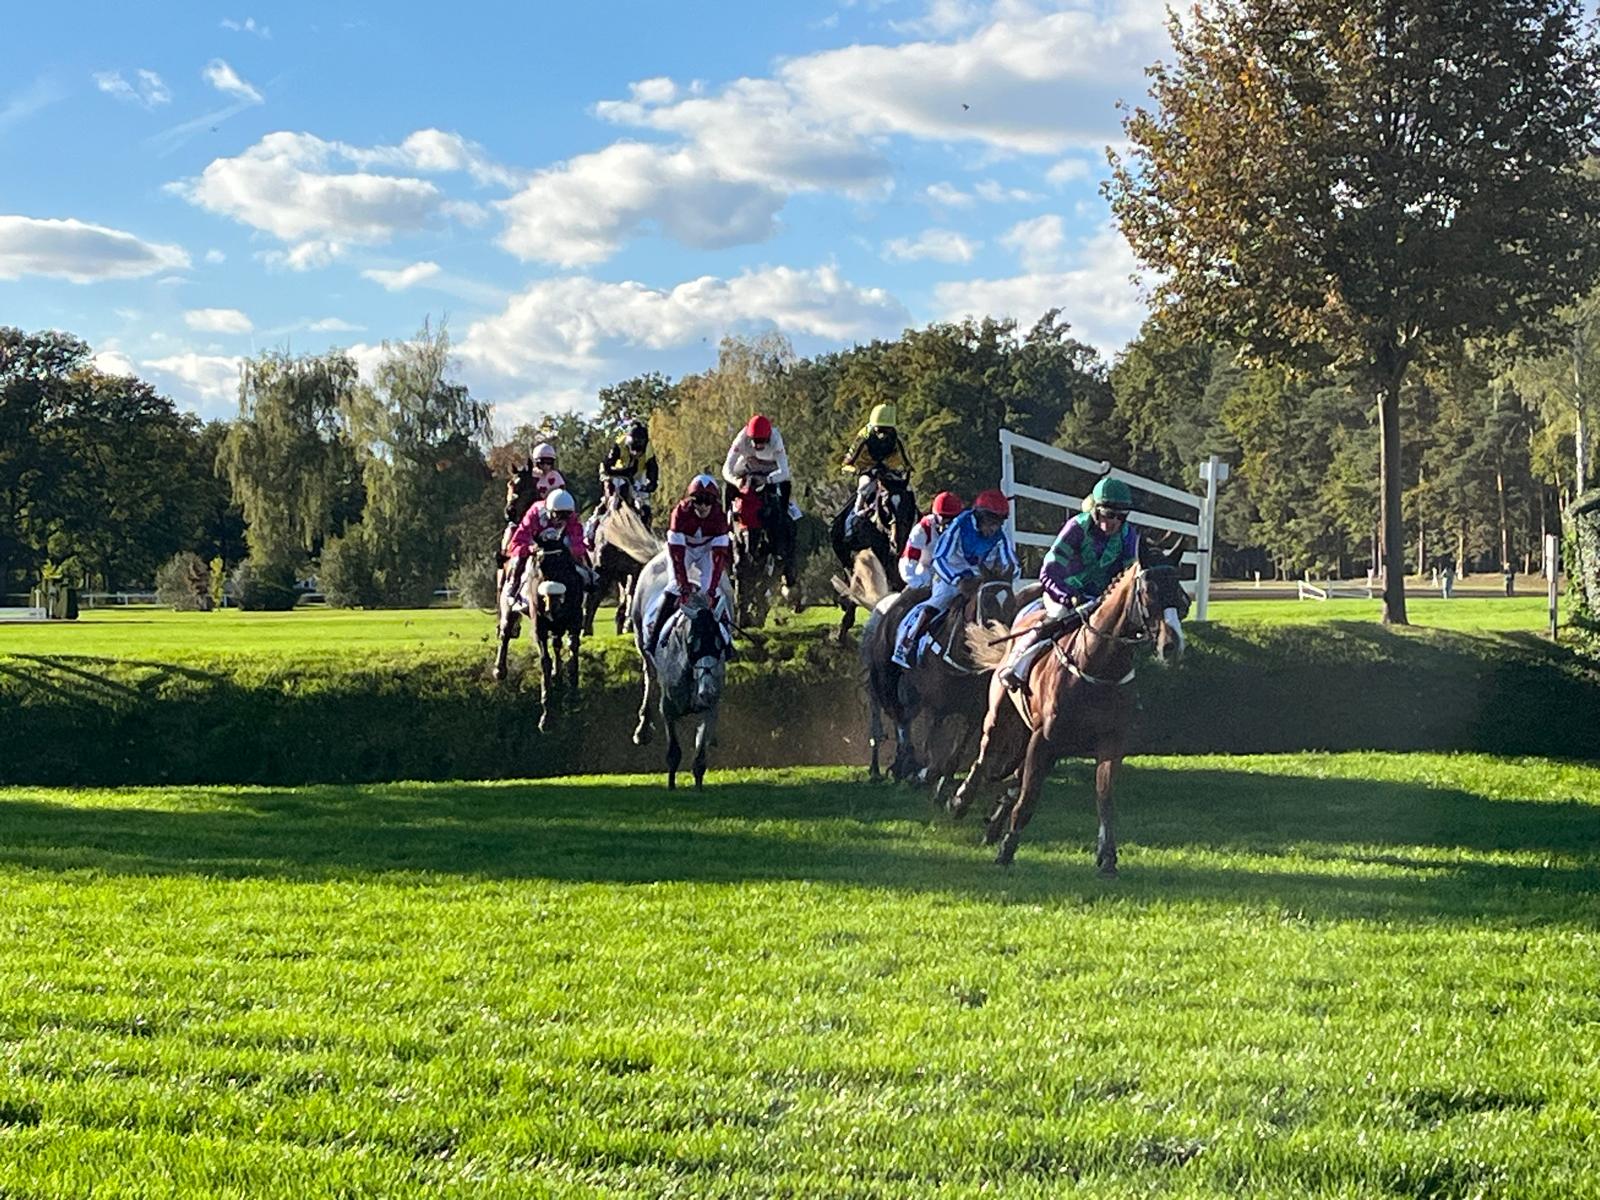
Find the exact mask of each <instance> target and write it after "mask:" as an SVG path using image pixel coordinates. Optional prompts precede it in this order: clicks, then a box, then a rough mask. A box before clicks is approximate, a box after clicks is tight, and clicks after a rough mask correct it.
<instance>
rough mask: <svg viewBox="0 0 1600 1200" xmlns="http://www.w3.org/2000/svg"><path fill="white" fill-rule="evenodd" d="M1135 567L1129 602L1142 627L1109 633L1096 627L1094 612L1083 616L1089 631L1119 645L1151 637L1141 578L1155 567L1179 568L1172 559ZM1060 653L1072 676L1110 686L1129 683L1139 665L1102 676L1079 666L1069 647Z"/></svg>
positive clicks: (1131, 643)
mask: <svg viewBox="0 0 1600 1200" xmlns="http://www.w3.org/2000/svg"><path fill="white" fill-rule="evenodd" d="M1132 570H1133V585H1132V586H1133V591H1134V596H1133V599H1132V600H1131V601H1130V604H1131V605H1132V606H1133V607H1134V610H1135V611H1136V612H1137V613H1138V617H1139V630H1138V632H1137V633H1134V634H1120V633H1107V632H1105V631H1104V630H1103V629H1102V628H1100V627H1097V626H1096V625H1095V623H1094V616H1093V614H1091V615H1089V616H1087V617H1085V618H1084V620H1083V629H1084V630H1085V631H1086V632H1087V633H1089V634H1092V635H1093V636H1094V637H1097V638H1100V639H1102V640H1103V641H1107V642H1112V643H1114V644H1115V645H1118V646H1137V645H1139V644H1140V643H1141V642H1148V641H1149V640H1150V613H1149V611H1148V609H1147V608H1146V607H1145V602H1144V596H1143V594H1142V593H1141V592H1140V591H1139V580H1140V579H1141V578H1142V577H1143V576H1144V575H1145V574H1146V573H1147V572H1153V571H1176V570H1177V568H1176V567H1174V566H1173V565H1172V564H1170V563H1156V564H1154V565H1152V566H1145V565H1144V564H1142V563H1138V564H1135V565H1134V567H1133V568H1132ZM1125 613H1126V610H1124V614H1125ZM1079 640H1080V642H1081V641H1082V639H1079ZM1059 654H1060V659H1061V664H1062V666H1064V667H1066V669H1067V671H1068V673H1069V674H1071V675H1073V676H1075V677H1077V678H1078V679H1081V680H1083V681H1084V682H1085V683H1093V684H1103V685H1105V686H1108V687H1122V686H1123V685H1125V684H1129V683H1132V682H1133V676H1134V672H1135V670H1136V669H1137V668H1135V667H1133V666H1130V667H1129V668H1128V673H1127V674H1126V675H1124V676H1122V678H1120V679H1102V678H1100V677H1099V676H1096V675H1091V674H1089V673H1088V672H1087V671H1085V670H1084V669H1083V668H1082V667H1080V666H1078V664H1077V663H1075V662H1073V661H1072V659H1071V657H1070V656H1069V654H1068V653H1067V651H1065V650H1064V649H1063V650H1060V651H1059Z"/></svg>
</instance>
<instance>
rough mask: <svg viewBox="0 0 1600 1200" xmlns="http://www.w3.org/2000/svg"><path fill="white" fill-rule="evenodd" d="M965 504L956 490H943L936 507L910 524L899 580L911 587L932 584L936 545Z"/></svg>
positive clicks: (938, 496) (936, 497)
mask: <svg viewBox="0 0 1600 1200" xmlns="http://www.w3.org/2000/svg"><path fill="white" fill-rule="evenodd" d="M965 507H966V505H965V504H963V503H962V501H961V497H960V496H958V495H956V494H955V493H954V492H940V493H939V494H938V495H937V496H935V497H934V498H933V510H932V511H931V512H929V513H928V515H927V516H925V517H923V518H922V520H920V521H918V522H917V523H916V524H915V525H913V526H912V527H911V536H910V537H908V538H907V539H906V548H905V550H904V551H902V552H901V554H900V579H901V581H902V582H903V583H904V584H905V585H906V586H907V587H908V588H914V587H931V586H932V585H933V550H934V547H935V546H937V545H938V544H939V538H940V537H941V536H942V535H943V534H944V531H945V528H946V527H947V526H948V525H949V524H950V522H951V521H953V520H955V519H956V518H957V517H959V516H960V515H961V510H962V509H963V508H965Z"/></svg>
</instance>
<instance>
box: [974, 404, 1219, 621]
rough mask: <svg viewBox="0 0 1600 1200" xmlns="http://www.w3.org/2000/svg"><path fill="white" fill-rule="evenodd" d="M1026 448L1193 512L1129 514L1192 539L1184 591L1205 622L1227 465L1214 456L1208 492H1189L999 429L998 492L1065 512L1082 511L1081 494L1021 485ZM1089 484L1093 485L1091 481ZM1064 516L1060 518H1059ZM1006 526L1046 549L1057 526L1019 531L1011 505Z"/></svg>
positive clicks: (1019, 541) (1204, 471) (1020, 540)
mask: <svg viewBox="0 0 1600 1200" xmlns="http://www.w3.org/2000/svg"><path fill="white" fill-rule="evenodd" d="M1018 450H1021V451H1024V452H1026V453H1028V454H1034V455H1038V456H1039V457H1040V458H1047V459H1050V460H1051V461H1052V462H1059V463H1065V464H1066V465H1067V466H1069V467H1072V468H1073V469H1075V470H1078V471H1082V472H1084V473H1085V474H1087V475H1090V476H1092V477H1093V478H1094V479H1096V480H1098V479H1099V478H1101V477H1102V476H1107V475H1108V476H1110V477H1111V478H1112V479H1120V480H1121V481H1122V482H1123V483H1126V484H1127V485H1128V486H1129V487H1131V488H1135V489H1137V490H1139V491H1142V492H1144V493H1146V494H1147V495H1151V496H1160V497H1161V498H1162V499H1164V500H1171V501H1172V502H1173V503H1175V504H1178V505H1181V506H1183V507H1184V508H1186V509H1193V510H1194V514H1195V516H1194V520H1192V521H1188V520H1180V519H1176V518H1173V517H1163V516H1159V515H1157V514H1155V513H1147V512H1142V511H1140V510H1138V509H1135V510H1134V511H1133V512H1132V513H1130V514H1129V518H1130V519H1131V520H1132V521H1134V522H1135V523H1137V524H1139V525H1141V526H1143V527H1144V528H1146V529H1159V530H1162V531H1163V532H1166V533H1177V534H1182V535H1183V536H1185V537H1190V538H1193V539H1194V543H1195V548H1194V549H1192V550H1185V551H1184V553H1183V561H1184V562H1186V563H1189V564H1190V565H1192V566H1193V567H1194V569H1195V570H1194V578H1193V579H1186V580H1184V582H1183V586H1184V589H1185V590H1186V591H1188V592H1189V594H1190V595H1191V596H1193V597H1194V600H1195V611H1194V618H1193V619H1194V620H1197V621H1204V620H1205V619H1206V617H1207V611H1208V609H1209V608H1210V601H1211V531H1212V527H1213V525H1214V523H1215V519H1216V495H1217V485H1218V484H1219V483H1221V482H1222V481H1223V480H1224V479H1226V478H1227V477H1228V468H1227V466H1226V464H1223V463H1221V462H1219V461H1218V460H1217V459H1216V458H1215V457H1213V458H1212V460H1211V461H1210V462H1208V463H1205V464H1203V465H1202V467H1201V475H1202V476H1203V477H1205V478H1206V480H1207V484H1206V494H1205V495H1204V496H1197V495H1195V494H1194V493H1193V492H1186V491H1183V490H1182V489H1181V488H1175V487H1172V486H1171V485H1170V484H1165V483H1162V482H1161V481H1160V480H1158V479H1150V478H1147V477H1146V476H1144V475H1135V474H1134V473H1133V472H1132V471H1124V470H1123V469H1122V468H1121V467H1114V466H1112V465H1111V464H1110V463H1109V462H1105V461H1102V460H1098V459H1093V458H1085V457H1084V456H1083V455H1081V454H1074V453H1072V452H1071V451H1070V450H1062V449H1059V448H1058V447H1056V446H1052V445H1050V444H1049V443H1048V442H1041V441H1038V440H1037V439H1035V438H1030V437H1024V436H1023V435H1022V434H1020V433H1013V432H1012V431H1011V430H1009V429H1002V430H1001V431H1000V490H1001V491H1002V492H1004V493H1005V494H1006V495H1007V496H1010V497H1011V498H1012V499H1022V500H1036V501H1038V502H1039V503H1041V504H1049V505H1053V506H1055V507H1057V508H1062V509H1065V510H1067V513H1068V514H1069V515H1070V514H1076V513H1079V512H1081V511H1082V510H1083V496H1074V495H1071V494H1070V493H1067V492H1056V491H1051V490H1049V489H1048V488H1040V487H1034V486H1033V485H1032V484H1029V483H1023V482H1022V481H1020V480H1019V479H1018V478H1017V466H1016V458H1015V455H1016V452H1017V451H1018ZM1091 486H1092V485H1091ZM1065 519H1066V518H1065V517H1063V520H1065ZM1006 525H1007V527H1008V529H1009V530H1010V532H1011V537H1012V541H1013V542H1014V543H1015V544H1016V545H1018V546H1037V547H1040V548H1041V549H1049V547H1050V545H1051V543H1052V542H1054V541H1055V538H1056V533H1057V532H1058V531H1059V526H1057V528H1055V529H1050V530H1035V529H1019V528H1017V510H1016V507H1015V506H1013V507H1012V509H1011V515H1010V516H1009V517H1008V518H1007V519H1006Z"/></svg>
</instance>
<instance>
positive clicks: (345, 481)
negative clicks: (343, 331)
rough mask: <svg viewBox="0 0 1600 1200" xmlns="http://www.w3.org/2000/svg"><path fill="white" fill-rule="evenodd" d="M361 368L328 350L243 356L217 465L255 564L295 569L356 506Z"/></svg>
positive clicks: (353, 514) (357, 513) (350, 516)
mask: <svg viewBox="0 0 1600 1200" xmlns="http://www.w3.org/2000/svg"><path fill="white" fill-rule="evenodd" d="M357 383H358V376H357V371H356V364H355V360H354V359H352V358H350V357H349V356H348V355H345V354H339V353H332V354H323V355H316V356H312V355H301V356H299V357H291V356H290V355H288V354H286V353H282V352H279V351H268V352H266V353H263V354H260V355H258V356H257V357H255V358H253V359H249V360H247V361H246V362H245V364H244V367H243V370H242V372H241V378H240V382H239V415H238V417H237V418H235V420H234V421H233V423H232V425H231V427H230V428H229V430H228V435H227V437H225V438H224V439H223V441H222V445H221V446H220V447H219V448H218V450H217V470H218V471H220V472H221V473H223V474H224V475H225V476H226V477H227V479H228V482H229V483H230V484H231V485H232V487H233V494H234V496H235V498H236V499H237V500H238V502H239V504H240V507H242V508H243V510H244V516H245V521H246V524H247V525H248V532H247V534H246V537H247V540H248V541H249V544H250V557H251V558H252V560H254V562H255V565H256V567H257V568H258V569H267V568H268V567H269V566H270V568H271V569H273V570H282V569H292V568H294V567H296V566H298V565H299V564H300V563H302V562H303V561H304V560H305V558H306V557H307V555H309V554H310V553H311V552H312V551H314V550H316V549H318V548H319V547H320V546H321V544H322V542H323V540H324V539H325V538H327V537H328V536H330V535H332V534H335V533H338V532H339V531H340V530H341V529H343V528H344V526H345V524H347V523H348V522H350V521H353V520H355V519H357V518H359V516H360V512H361V505H360V500H359V497H360V476H359V471H358V466H357V461H356V455H355V447H354V445H353V444H352V442H351V440H350V438H349V436H348V433H347V429H346V422H347V416H348V413H349V409H350V405H351V402H352V399H353V398H354V395H355V390H356V386H357Z"/></svg>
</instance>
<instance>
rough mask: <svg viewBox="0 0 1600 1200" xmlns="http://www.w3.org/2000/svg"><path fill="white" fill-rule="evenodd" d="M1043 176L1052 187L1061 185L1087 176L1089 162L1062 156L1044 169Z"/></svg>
mask: <svg viewBox="0 0 1600 1200" xmlns="http://www.w3.org/2000/svg"><path fill="white" fill-rule="evenodd" d="M1044 177H1045V181H1046V182H1047V183H1049V184H1050V185H1051V186H1052V187H1062V186H1063V185H1065V184H1068V183H1072V182H1074V181H1075V180H1079V179H1087V178H1089V164H1088V163H1087V162H1085V161H1084V160H1083V159H1081V158H1063V159H1062V160H1061V161H1060V162H1058V163H1056V164H1055V165H1054V166H1053V167H1051V168H1050V169H1049V170H1048V171H1046V172H1045V173H1044Z"/></svg>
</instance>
